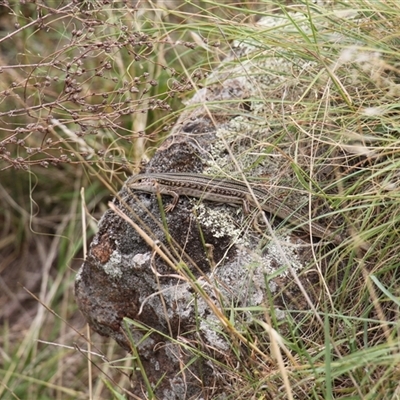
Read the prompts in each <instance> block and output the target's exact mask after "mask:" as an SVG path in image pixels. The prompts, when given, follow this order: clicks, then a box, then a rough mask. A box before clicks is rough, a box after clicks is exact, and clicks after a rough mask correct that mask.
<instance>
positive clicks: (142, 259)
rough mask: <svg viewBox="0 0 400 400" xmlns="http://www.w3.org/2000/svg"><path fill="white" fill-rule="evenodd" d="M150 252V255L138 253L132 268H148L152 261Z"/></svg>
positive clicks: (133, 260)
mask: <svg viewBox="0 0 400 400" xmlns="http://www.w3.org/2000/svg"><path fill="white" fill-rule="evenodd" d="M150 257H151V255H150V252H148V253H137V254H135V255H134V256H133V257H132V259H131V260H132V262H131V264H132V267H133V268H134V269H136V270H140V269H143V268H147V266H148V264H149V261H150Z"/></svg>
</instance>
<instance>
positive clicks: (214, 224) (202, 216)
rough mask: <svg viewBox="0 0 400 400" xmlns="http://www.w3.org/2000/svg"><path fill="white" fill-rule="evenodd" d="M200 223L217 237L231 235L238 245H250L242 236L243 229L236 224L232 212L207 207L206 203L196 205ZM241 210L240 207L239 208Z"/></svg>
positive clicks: (233, 241)
mask: <svg viewBox="0 0 400 400" xmlns="http://www.w3.org/2000/svg"><path fill="white" fill-rule="evenodd" d="M195 210H196V214H197V219H198V221H199V223H200V224H201V225H202V226H203V227H206V228H208V229H209V230H210V231H211V232H212V234H213V236H214V237H215V238H222V237H225V236H227V237H230V238H231V239H232V243H235V244H237V245H242V246H246V245H248V242H247V240H246V239H245V238H244V237H242V234H243V229H242V228H238V227H236V226H235V223H234V221H233V220H232V214H231V213H229V212H227V211H226V212H224V211H223V210H220V209H214V208H211V207H207V206H205V205H204V204H197V205H195ZM237 211H238V212H240V210H239V209H237Z"/></svg>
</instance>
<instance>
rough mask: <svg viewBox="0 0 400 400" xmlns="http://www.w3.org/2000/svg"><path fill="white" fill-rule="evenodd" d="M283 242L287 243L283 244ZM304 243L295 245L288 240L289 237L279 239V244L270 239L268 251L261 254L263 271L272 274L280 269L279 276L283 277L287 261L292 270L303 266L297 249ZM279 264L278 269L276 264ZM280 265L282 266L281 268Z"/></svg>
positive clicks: (297, 269) (285, 273) (286, 274)
mask: <svg viewBox="0 0 400 400" xmlns="http://www.w3.org/2000/svg"><path fill="white" fill-rule="evenodd" d="M285 243H286V244H287V245H285ZM301 246H304V245H300V244H299V245H296V244H293V243H292V242H291V241H290V238H289V237H286V239H284V240H279V244H277V242H275V241H271V242H270V243H269V245H268V247H267V249H268V251H267V252H266V254H265V255H264V256H263V268H264V270H265V273H267V274H272V273H276V272H277V270H278V269H279V270H281V272H280V274H279V276H280V277H282V278H284V277H286V276H288V273H289V272H288V268H287V266H288V263H289V265H290V267H291V268H292V269H293V270H294V271H296V272H297V271H300V270H301V269H303V268H304V265H303V264H302V262H301V260H300V257H299V249H300V248H301ZM277 265H278V266H279V267H278V269H277V267H276V266H277ZM282 267H284V268H283V269H282Z"/></svg>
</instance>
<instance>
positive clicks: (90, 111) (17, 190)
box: [0, 0, 400, 399]
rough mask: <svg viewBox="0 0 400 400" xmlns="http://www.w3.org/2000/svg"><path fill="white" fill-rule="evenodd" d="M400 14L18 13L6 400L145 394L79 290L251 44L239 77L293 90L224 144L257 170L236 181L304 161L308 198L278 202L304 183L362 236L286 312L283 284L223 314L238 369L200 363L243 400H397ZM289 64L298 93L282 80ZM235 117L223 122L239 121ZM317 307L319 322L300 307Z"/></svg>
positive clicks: (3, 349) (257, 100) (10, 60)
mask: <svg viewBox="0 0 400 400" xmlns="http://www.w3.org/2000/svg"><path fill="white" fill-rule="evenodd" d="M162 3H164V2H162ZM399 8H400V6H399V4H398V2H397V1H394V0H393V1H385V2H376V1H367V0H349V1H348V2H343V3H339V2H336V3H335V5H334V6H332V5H329V4H328V5H327V6H325V7H319V6H317V5H314V4H312V2H306V1H305V2H301V3H299V4H297V6H290V5H289V4H286V3H285V4H284V2H277V1H276V2H274V1H269V0H268V1H264V2H260V3H258V4H257V3H251V4H250V3H249V4H242V5H240V6H239V5H235V4H233V3H231V2H219V3H215V2H209V1H198V2H196V3H189V2H188V3H183V4H182V5H181V6H180V7H172V6H171V5H170V4H169V3H168V2H166V3H165V4H161V3H157V2H146V3H141V5H140V7H139V8H138V9H136V10H135V9H132V8H129V7H128V6H127V5H126V4H124V2H112V3H110V4H106V3H103V2H96V1H91V2H83V3H81V4H80V5H79V6H78V5H77V4H75V3H73V2H71V3H68V2H67V3H62V5H53V4H51V3H49V2H48V3H45V2H42V3H37V4H33V3H27V4H22V3H18V4H17V3H15V4H11V5H10V6H6V5H3V6H2V7H1V10H0V11H2V12H3V14H2V15H1V17H0V18H1V22H2V25H3V26H4V29H3V31H2V37H1V38H0V46H1V54H2V56H1V65H2V67H1V68H0V71H1V78H2V79H1V82H0V124H1V129H2V134H1V142H0V170H1V183H0V196H1V203H2V209H1V210H0V220H1V222H2V224H1V225H2V228H0V229H1V236H0V248H1V263H0V271H1V284H2V288H3V289H2V290H3V294H2V295H1V296H0V301H1V303H0V304H1V310H2V313H1V315H0V320H1V321H2V325H1V327H0V332H1V339H0V343H1V344H0V376H1V379H0V381H1V384H0V399H9V398H11V399H13V398H14V399H24V398H37V399H47V398H49V399H50V398H52V399H53V398H59V399H61V398H62V399H80V398H82V399H86V398H88V396H89V397H91V398H94V399H102V398H104V399H105V398H110V397H112V396H113V397H114V398H129V394H128V392H129V375H130V373H131V372H136V373H139V374H142V376H146V371H144V370H143V368H140V362H139V361H138V359H137V358H136V359H135V357H132V356H129V357H126V354H125V352H124V351H122V350H121V349H119V348H118V346H117V345H116V344H115V343H113V342H112V341H110V340H107V339H104V338H100V337H98V336H97V335H93V336H91V337H89V336H88V335H89V334H88V332H87V331H86V330H85V329H84V321H83V319H82V317H81V316H80V314H79V312H78V311H77V309H76V306H75V302H74V298H73V289H72V288H73V281H74V278H75V272H76V270H77V269H78V268H79V266H80V264H81V262H82V259H83V258H84V256H85V254H86V245H87V242H88V241H89V240H90V238H91V237H92V236H93V234H94V233H95V232H96V223H97V221H98V219H99V218H100V217H101V215H102V214H103V213H104V211H105V210H106V207H107V206H106V204H107V200H108V199H109V195H110V193H115V192H116V191H117V190H118V189H119V188H120V187H121V185H122V183H123V182H124V180H125V179H126V177H127V176H128V175H129V174H130V171H132V170H137V169H138V166H139V165H140V161H141V158H142V157H143V156H144V154H146V155H147V156H151V154H153V153H154V151H155V149H156V148H157V146H158V145H159V144H160V143H161V142H162V140H163V138H164V137H165V136H166V135H167V134H168V131H169V130H170V128H171V127H172V126H173V123H174V121H175V120H176V118H177V116H178V115H179V110H180V109H181V108H182V107H183V104H182V100H184V99H187V98H190V96H191V95H192V94H193V93H194V92H195V91H196V88H198V87H199V86H201V85H204V84H206V83H207V80H206V79H205V77H206V76H207V75H209V73H210V71H211V70H212V69H215V68H221V67H220V61H221V60H223V59H224V57H225V56H226V55H229V54H230V51H231V50H232V48H234V49H238V47H235V45H234V42H233V41H237V42H240V43H241V44H244V43H247V44H250V45H251V46H253V48H254V51H253V53H252V54H251V59H250V62H249V60H248V59H247V57H246V55H243V53H241V52H240V51H238V50H237V51H236V53H237V57H235V58H234V59H233V60H232V61H230V63H229V64H230V67H233V66H234V67H237V69H236V70H235V73H236V74H237V75H238V76H240V75H243V69H244V67H246V74H245V75H246V76H247V77H254V79H255V80H256V79H260V77H265V79H267V78H268V77H270V76H271V75H273V76H274V78H276V80H274V81H271V82H270V85H269V90H268V91H267V90H263V91H260V92H259V95H258V97H256V96H253V97H252V98H251V99H249V104H250V108H252V109H255V108H257V107H259V110H260V112H259V114H258V116H257V118H254V119H253V120H252V121H251V125H250V126H251V127H252V131H254V132H255V134H254V135H253V136H249V135H248V133H246V134H244V135H243V136H240V135H237V132H234V133H235V134H236V135H234V138H233V139H232V138H230V137H227V138H226V140H227V143H229V144H232V143H233V144H234V145H235V146H236V148H237V149H239V150H240V151H238V152H237V153H235V154H234V157H235V158H234V159H232V158H229V157H228V160H224V162H225V163H226V164H225V167H226V170H227V171H232V170H234V168H233V165H235V164H237V165H240V166H241V168H242V170H243V171H244V172H245V175H246V176H250V175H251V172H252V171H254V170H256V169H257V167H259V166H260V165H264V164H265V163H266V162H267V161H266V160H268V157H269V155H270V154H273V152H274V150H275V149H276V148H283V149H285V150H288V149H289V151H288V152H286V153H285V154H290V157H292V158H291V160H290V161H291V163H290V165H291V170H290V178H289V177H288V179H287V181H285V180H284V178H285V177H284V176H283V178H282V176H281V177H280V178H281V179H283V181H280V184H282V185H285V184H287V185H289V184H290V185H293V179H294V182H296V186H295V189H296V190H297V191H298V193H301V195H302V196H304V193H306V194H307V196H308V194H310V193H312V194H313V195H314V197H317V198H318V199H321V200H323V202H326V203H327V204H329V206H330V209H329V210H328V211H327V213H329V214H330V216H331V217H333V218H334V219H335V221H337V222H338V223H339V224H342V225H343V226H346V227H349V228H350V235H349V236H348V237H346V239H345V241H344V243H343V244H342V245H341V246H339V247H338V248H336V249H328V250H326V249H325V251H324V252H323V251H322V250H321V251H316V252H315V253H314V254H313V255H312V257H310V259H309V260H310V262H309V265H308V266H307V267H306V268H304V269H303V270H301V271H300V272H297V274H296V278H297V279H296V280H293V281H290V282H288V281H285V282H284V283H283V284H282V286H281V287H278V290H277V291H276V292H269V291H268V290H269V289H268V288H269V285H270V284H271V282H272V281H273V278H275V276H265V283H264V286H265V288H264V289H265V291H266V292H267V293H268V296H267V299H268V302H267V303H266V304H264V305H257V306H253V307H251V306H246V307H240V305H235V304H229V303H224V304H223V307H222V308H221V309H217V308H218V307H216V309H215V313H216V316H217V318H219V320H220V321H221V324H222V326H223V327H224V328H222V327H221V326H220V327H219V328H217V327H216V328H215V329H216V330H218V329H219V334H220V335H221V336H222V337H223V338H224V339H225V341H227V342H228V343H229V345H230V352H229V357H226V358H225V359H222V360H221V359H219V358H218V359H216V358H213V357H212V356H210V354H208V352H207V351H204V350H199V349H197V348H196V349H193V347H191V346H187V347H184V350H185V351H188V352H189V351H193V359H195V358H201V357H203V358H205V359H210V360H211V361H213V363H214V364H215V365H216V366H217V369H218V371H220V372H221V373H222V374H224V376H226V382H227V385H226V388H225V390H226V394H227V398H245V399H252V398H264V399H269V398H276V399H280V398H282V399H286V398H288V399H290V398H302V399H333V398H335V399H339V398H346V399H376V398H380V399H394V398H397V397H398V396H399V392H400V389H399V385H398V382H399V380H400V379H399V372H398V367H397V366H398V363H399V350H398V314H399V311H398V310H399V307H398V306H399V304H398V303H399V301H398V297H399V289H398V288H399V271H398V268H399V256H398V229H399V228H398V227H399V222H400V216H399V212H398V201H399V194H398V193H399V190H398V169H399V168H398V166H399V158H398V157H397V156H398V155H399V154H398V153H399V151H398V148H399V134H398V132H399V124H398V113H397V110H398V104H397V98H398V95H399V84H398V77H399V69H398V67H399V63H398V28H397V27H398V26H399V22H400V21H399V15H400V9H399ZM294 9H296V10H299V11H300V12H301V13H302V14H303V15H304V21H303V22H299V19H298V18H296V17H294V15H293V14H292V13H291V12H292V11H293V10H294ZM337 9H340V10H342V12H343V13H344V11H346V12H347V14H348V16H347V17H343V15H344V14H341V15H338V13H336V12H335V10H337ZM265 16H267V17H268V16H269V17H274V18H275V19H276V18H277V16H280V17H279V20H278V23H277V25H278V26H279V28H277V27H276V26H274V27H271V25H261V26H260V25H256V24H255V23H254V22H255V20H256V19H258V18H260V17H265ZM283 27H285V28H283ZM282 60H285V62H286V63H288V64H290V65H292V69H291V71H290V72H289V73H288V72H287V70H285V69H284V68H280V69H278V70H277V69H276V65H277V64H276V63H278V62H282ZM249 65H250V66H249ZM241 67H243V68H241ZM224 68H225V67H224ZM232 103H234V102H231V101H230V99H229V101H228V102H223V101H222V102H218V103H217V104H209V105H208V107H209V108H210V110H211V113H212V112H214V111H215V110H218V111H219V112H220V113H221V114H223V113H227V114H229V113H232V108H230V107H231V105H232ZM237 103H239V102H237ZM240 112H242V113H243V115H244V116H246V115H247V114H246V112H244V111H238V110H237V109H235V110H234V113H235V115H237V114H240ZM265 126H268V128H269V129H270V131H271V132H273V134H272V135H271V136H269V137H268V142H267V139H266V138H265V136H263V134H262V130H263V129H265ZM257 132H258V133H257ZM239 133H240V132H239ZM304 154H305V155H306V157H305V161H304V158H302V156H303V155H304ZM322 167H323V168H322ZM321 170H328V172H327V173H326V174H323V172H321ZM332 170H334V171H336V172H335V173H336V175H334V173H332V172H331V171H332ZM82 188H83V189H82ZM307 196H306V197H305V200H307V199H308V197H307ZM289 201H290V199H289ZM84 224H86V227H85V225H84ZM367 243H368V244H369V245H368V246H366V244H367ZM363 246H364V247H363ZM292 272H293V271H292ZM276 275H277V274H276ZM186 278H187V279H188V280H190V279H191V276H190V275H188V276H186ZM193 287H194V289H195V290H197V292H198V294H199V295H200V296H203V297H204V298H206V299H207V300H209V301H210V303H209V304H210V306H211V305H212V304H213V303H212V302H211V300H210V299H209V298H207V296H208V295H207V293H204V292H202V291H201V290H200V288H199V287H197V286H196V283H195V282H194V283H193ZM216 290H217V288H216ZM291 293H293V295H292V296H290V294H291ZM301 293H303V294H304V293H306V294H307V295H308V297H309V299H310V303H311V304H308V305H307V304H306V305H305V306H304V305H303V304H300V302H299V299H300V298H303V297H302V296H301ZM296 294H297V296H296ZM306 303H307V302H306ZM277 304H279V310H278V308H277ZM282 311H284V316H285V318H284V319H282V318H281V314H280V312H282ZM249 314H250V315H251V319H250V322H249V320H248V319H247V318H246V316H248V315H249ZM125 322H126V326H131V325H135V324H138V323H137V322H135V321H130V320H126V321H125ZM198 323H199V324H200V323H207V321H198ZM142 328H143V329H145V327H142ZM146 329H148V330H149V332H152V330H151V327H147V328H146ZM160 334H161V333H160ZM163 334H164V333H163ZM172 340H173V341H174V340H175V338H172ZM87 343H90V349H91V353H87V352H86V346H87ZM179 343H180V342H179ZM133 344H134V343H133ZM180 344H181V343H180ZM181 345H182V344H181ZM182 346H183V345H182ZM199 348H200V347H199ZM136 357H138V354H136ZM137 368H138V369H137ZM147 389H148V393H149V397H151V395H150V394H151V392H152V391H153V390H154V388H151V387H150V385H148V386H147ZM124 396H125V397H124Z"/></svg>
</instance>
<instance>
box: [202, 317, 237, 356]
mask: <svg viewBox="0 0 400 400" xmlns="http://www.w3.org/2000/svg"><path fill="white" fill-rule="evenodd" d="M200 330H201V331H202V332H203V333H204V336H205V338H206V339H207V341H208V343H209V344H210V345H211V346H213V347H215V348H217V349H219V350H222V351H228V350H229V348H230V347H229V344H228V342H227V341H226V340H225V339H224V338H223V336H222V335H221V333H219V332H221V330H222V326H221V323H220V321H219V320H218V318H217V317H215V315H213V314H212V315H209V316H208V317H207V319H205V320H204V319H203V320H202V321H201V322H200Z"/></svg>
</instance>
